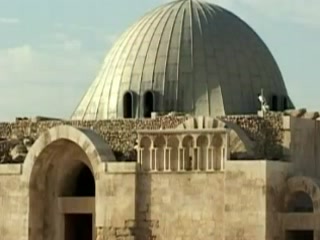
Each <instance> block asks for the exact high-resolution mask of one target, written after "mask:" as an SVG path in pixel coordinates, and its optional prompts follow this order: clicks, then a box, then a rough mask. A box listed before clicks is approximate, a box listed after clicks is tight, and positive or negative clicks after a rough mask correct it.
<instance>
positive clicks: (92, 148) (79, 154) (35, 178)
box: [21, 126, 115, 240]
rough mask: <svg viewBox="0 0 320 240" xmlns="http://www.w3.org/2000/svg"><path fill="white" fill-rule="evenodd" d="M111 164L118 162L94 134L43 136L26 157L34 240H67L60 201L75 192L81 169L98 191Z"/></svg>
mask: <svg viewBox="0 0 320 240" xmlns="http://www.w3.org/2000/svg"><path fill="white" fill-rule="evenodd" d="M107 161H115V157H114V155H113V153H112V150H111V149H110V148H109V147H108V145H107V144H106V142H105V141H104V140H103V139H102V138H101V137H100V136H99V135H97V134H96V133H94V132H93V131H91V130H86V129H78V128H74V127H71V126H58V127H54V128H51V129H50V130H48V131H46V132H45V133H43V134H42V135H40V137H39V138H38V139H37V141H36V142H35V143H34V145H33V146H32V147H31V148H30V150H29V152H28V154H27V156H26V160H25V162H24V164H23V173H22V176H21V178H22V181H23V182H24V183H25V186H26V187H27V188H28V196H29V198H28V200H27V201H28V205H29V222H28V227H29V229H30V236H29V238H30V240H34V239H42V240H47V239H52V236H56V238H58V239H63V235H64V227H63V226H64V223H65V221H67V220H66V219H65V218H64V214H63V213H64V212H63V210H61V208H60V205H59V204H58V203H59V199H60V198H61V197H64V196H67V195H68V194H69V193H70V191H72V190H71V189H72V188H73V187H72V186H71V185H72V184H70V182H72V181H73V180H74V178H77V177H78V176H76V175H77V174H74V173H75V172H76V170H77V169H78V170H80V171H78V173H79V172H81V169H80V168H79V167H84V168H87V170H88V172H89V175H90V174H91V175H92V178H93V181H94V183H93V185H91V186H93V187H94V188H95V186H96V181H97V180H98V179H99V174H100V173H101V172H103V171H104V169H105V167H104V163H107ZM73 190H75V188H73ZM68 192H69V193H68ZM84 194H85V195H87V193H84ZM71 195H72V196H76V195H73V194H71ZM89 195H90V196H93V204H94V200H95V198H94V195H95V189H94V191H93V192H91V193H89ZM91 206H92V207H94V205H91ZM91 209H93V208H91ZM92 211H93V212H92V213H94V209H93V210H92ZM98 215H99V213H97V214H96V218H98V217H99V216H98ZM91 224H92V220H91ZM90 231H91V232H92V231H93V229H92V230H90ZM91 234H94V232H92V233H91Z"/></svg>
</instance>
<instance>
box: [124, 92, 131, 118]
mask: <svg viewBox="0 0 320 240" xmlns="http://www.w3.org/2000/svg"><path fill="white" fill-rule="evenodd" d="M123 117H124V118H133V93H132V92H126V93H125V94H124V96H123Z"/></svg>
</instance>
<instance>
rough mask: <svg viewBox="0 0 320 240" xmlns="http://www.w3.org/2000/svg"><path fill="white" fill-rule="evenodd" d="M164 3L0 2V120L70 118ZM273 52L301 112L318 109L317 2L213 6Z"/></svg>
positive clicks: (228, 0)
mask: <svg viewBox="0 0 320 240" xmlns="http://www.w3.org/2000/svg"><path fill="white" fill-rule="evenodd" d="M163 2H165V0H136V1H132V0H131V1H130V0H118V1H111V0H90V1H89V0H81V1H79V0H78V1H76V0H54V1H49V0H28V1H22V0H0V6H1V8H0V36H1V37H0V100H1V101H0V109H1V111H0V120H2V121H3V120H5V121H7V120H13V119H14V117H16V116H35V115H45V116H54V117H64V118H68V117H69V116H70V114H71V113H72V111H73V110H74V108H75V107H76V105H77V103H78V102H79V100H80V98H81V97H82V95H83V94H84V92H85V90H86V88H87V87H88V86H89V85H90V83H91V81H92V80H93V79H94V77H95V75H96V73H97V71H98V70H99V67H100V65H101V64H102V61H103V58H104V56H105V55H106V53H107V52H108V50H109V49H110V47H111V46H112V44H113V42H114V41H115V40H116V38H117V36H119V35H120V34H121V33H122V32H123V31H124V30H125V29H126V28H127V27H129V26H130V25H131V24H132V23H133V22H135V21H136V20H137V19H138V18H139V17H140V16H141V15H143V14H144V13H145V12H146V11H147V10H150V9H152V8H154V7H156V6H158V5H159V4H162V3H163ZM211 2H214V3H217V4H219V5H220V6H223V7H225V8H227V9H229V10H231V11H233V12H234V13H235V14H236V15H238V16H239V17H241V18H242V19H244V20H245V21H246V22H247V23H248V24H249V25H251V26H252V27H253V28H254V29H255V30H256V32H257V33H258V34H259V35H260V36H261V37H262V39H263V40H264V41H265V42H266V44H267V45H268V46H269V48H270V50H271V51H272V53H273V55H274V57H275V58H276V60H277V62H278V64H279V66H280V68H281V70H282V74H283V76H284V79H285V81H286V85H287V88H288V91H289V93H290V95H291V98H292V100H293V101H294V103H295V104H296V106H297V107H307V108H308V109H310V110H320V101H319V100H318V99H319V98H318V97H319V95H318V93H319V90H318V87H319V88H320V74H319V68H320V64H319V63H320V61H319V58H320V47H319V42H320V15H319V14H318V12H319V11H320V1H319V0H308V3H306V2H305V1H303V0H281V1H279V0H268V1H266V0H211Z"/></svg>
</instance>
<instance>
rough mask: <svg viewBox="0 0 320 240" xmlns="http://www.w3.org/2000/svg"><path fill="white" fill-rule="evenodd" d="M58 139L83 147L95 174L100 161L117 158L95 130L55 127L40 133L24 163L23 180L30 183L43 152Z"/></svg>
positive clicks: (63, 126)
mask: <svg viewBox="0 0 320 240" xmlns="http://www.w3.org/2000/svg"><path fill="white" fill-rule="evenodd" d="M58 140H68V141H70V142H73V143H75V144H77V145H78V146H79V147H80V148H81V149H83V151H84V152H85V153H86V155H87V156H88V160H89V162H90V165H91V170H92V171H93V173H94V175H96V174H97V173H98V172H99V164H100V163H107V162H108V161H115V160H116V158H115V156H114V154H113V152H112V150H111V148H110V147H109V146H108V144H107V143H106V142H105V141H104V140H103V138H102V137H101V136H99V135H98V134H97V133H95V132H94V131H92V130H90V129H83V128H75V127H72V126H67V125H62V126H57V127H53V128H51V129H49V130H47V131H46V132H44V133H43V134H42V135H40V137H39V138H38V139H37V140H36V142H35V143H34V144H33V145H32V147H31V148H30V150H29V152H28V154H27V156H26V159H25V161H24V163H23V173H22V180H23V181H24V182H26V183H28V185H29V183H30V179H31V177H32V176H31V175H32V171H33V170H34V167H35V164H36V161H37V160H38V157H39V156H40V154H41V152H42V151H43V150H45V149H46V148H47V147H48V146H49V145H51V144H55V143H56V144H58V143H57V141H58Z"/></svg>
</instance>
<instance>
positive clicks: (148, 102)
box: [143, 91, 154, 118]
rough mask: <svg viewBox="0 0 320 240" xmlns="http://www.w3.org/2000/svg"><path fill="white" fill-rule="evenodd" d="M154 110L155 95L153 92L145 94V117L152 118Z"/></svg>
mask: <svg viewBox="0 0 320 240" xmlns="http://www.w3.org/2000/svg"><path fill="white" fill-rule="evenodd" d="M153 108H154V93H153V92H151V91H147V92H145V94H144V95H143V116H144V117H145V118H150V117H151V113H152V112H153V110H154V109H153Z"/></svg>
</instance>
